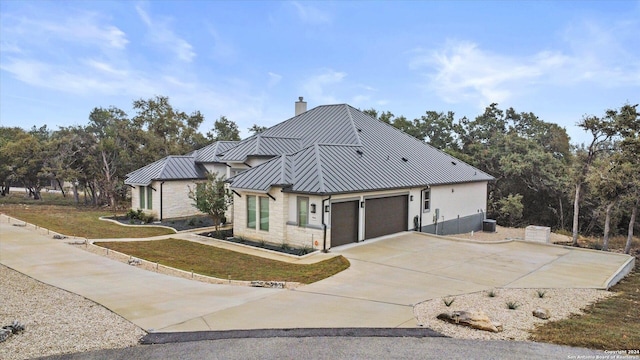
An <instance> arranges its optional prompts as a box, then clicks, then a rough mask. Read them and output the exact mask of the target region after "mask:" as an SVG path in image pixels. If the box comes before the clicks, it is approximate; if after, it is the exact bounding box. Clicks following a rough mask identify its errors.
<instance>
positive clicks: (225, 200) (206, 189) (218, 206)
mask: <svg viewBox="0 0 640 360" xmlns="http://www.w3.org/2000/svg"><path fill="white" fill-rule="evenodd" d="M189 199H191V200H193V203H192V205H193V207H195V208H196V209H198V210H200V211H201V212H203V213H205V214H208V215H209V216H211V218H212V219H213V223H214V225H215V227H216V235H217V236H220V223H221V221H222V219H223V218H224V217H225V213H226V212H227V208H228V207H229V205H230V204H231V202H232V201H233V198H232V196H231V194H230V193H229V190H228V189H227V188H226V186H225V182H224V175H220V176H218V174H207V181H206V182H204V183H200V184H198V185H197V186H196V188H195V189H191V188H189Z"/></svg>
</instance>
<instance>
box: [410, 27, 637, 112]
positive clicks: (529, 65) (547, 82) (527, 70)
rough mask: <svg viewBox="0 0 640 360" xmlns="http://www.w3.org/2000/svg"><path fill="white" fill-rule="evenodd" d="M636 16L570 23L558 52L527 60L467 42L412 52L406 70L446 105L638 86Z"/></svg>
mask: <svg viewBox="0 0 640 360" xmlns="http://www.w3.org/2000/svg"><path fill="white" fill-rule="evenodd" d="M639 33H640V21H639V20H638V18H637V17H630V18H627V19H619V20H618V21H612V22H606V25H605V24H604V21H603V22H602V23H601V22H598V21H594V20H586V19H582V20H580V21H578V22H574V23H571V24H569V25H568V26H567V27H566V29H565V30H564V31H563V33H562V36H561V40H562V42H561V46H562V47H558V48H557V49H551V50H550V49H542V50H539V51H537V52H533V53H531V54H529V55H514V54H512V53H510V52H508V51H506V50H505V51H503V52H496V51H489V50H487V49H483V48H482V47H481V46H479V45H478V44H476V43H473V42H469V41H448V42H447V43H446V44H445V45H444V46H442V47H441V48H439V49H436V50H431V51H426V50H422V49H417V50H414V51H413V52H411V59H410V61H409V68H410V69H412V70H414V71H416V72H418V73H419V74H421V75H423V76H424V79H426V87H427V88H428V89H429V91H434V92H435V93H436V94H437V95H438V96H439V97H440V98H442V99H443V100H445V101H447V102H450V103H464V102H470V103H475V104H477V105H478V106H480V107H483V106H486V104H489V103H491V102H497V103H504V102H507V101H510V100H513V99H515V98H518V97H522V96H523V95H525V94H530V93H531V92H535V91H540V90H538V89H541V88H542V87H544V86H561V87H566V86H578V85H580V84H584V85H585V86H586V85H588V84H589V83H592V84H597V85H598V86H604V87H608V88H615V87H627V86H632V87H633V86H636V87H637V86H640V56H639V55H638V45H640V42H639V41H638V37H637V34H639Z"/></svg>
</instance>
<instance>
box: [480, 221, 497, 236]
mask: <svg viewBox="0 0 640 360" xmlns="http://www.w3.org/2000/svg"><path fill="white" fill-rule="evenodd" d="M482 231H484V232H491V233H494V232H496V221H495V220H491V219H484V220H482Z"/></svg>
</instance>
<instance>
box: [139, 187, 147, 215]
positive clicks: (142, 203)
mask: <svg viewBox="0 0 640 360" xmlns="http://www.w3.org/2000/svg"><path fill="white" fill-rule="evenodd" d="M138 189H139V194H140V196H139V197H140V209H144V194H145V193H146V189H145V187H144V186H138Z"/></svg>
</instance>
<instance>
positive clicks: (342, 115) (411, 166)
mask: <svg viewBox="0 0 640 360" xmlns="http://www.w3.org/2000/svg"><path fill="white" fill-rule="evenodd" d="M305 108H306V103H304V102H303V101H302V98H300V101H299V102H297V103H296V116H295V117H293V118H291V119H289V120H286V121H284V122H282V123H280V124H277V125H275V126H273V127H271V128H269V129H267V130H265V131H264V132H262V133H260V134H257V135H254V136H252V137H249V138H247V139H245V140H243V141H240V142H239V143H237V144H235V145H234V146H232V147H229V148H228V149H227V150H226V151H222V152H219V153H218V154H217V155H218V158H219V161H221V162H224V163H226V164H227V167H228V170H227V175H228V176H229V178H228V180H227V181H228V182H229V184H230V189H231V190H232V191H233V194H234V195H233V203H234V205H233V218H234V235H236V236H242V237H245V238H248V239H253V240H258V241H265V242H271V243H278V244H281V243H286V244H289V245H295V246H310V247H313V248H316V249H324V250H326V249H329V248H331V247H335V246H339V245H344V244H348V243H353V242H359V241H364V240H367V239H371V238H375V237H379V236H384V235H388V234H393V233H397V232H401V231H406V230H418V231H426V232H431V233H438V234H453V233H462V232H467V231H471V230H479V229H481V228H482V223H483V220H484V215H485V212H486V205H487V183H488V182H489V181H492V180H493V177H491V176H490V175H488V174H486V173H484V172H482V171H480V170H478V169H477V168H474V167H473V166H470V165H468V164H466V163H464V162H462V161H460V160H458V159H456V158H454V157H452V156H450V155H448V154H446V153H444V152H442V151H440V150H438V149H436V148H434V147H432V146H430V145H428V144H425V143H423V142H422V141H420V140H418V139H416V138H414V137H412V136H410V135H407V134H406V133H404V132H402V131H400V130H398V129H396V128H394V127H393V126H391V125H389V124H386V123H384V122H381V121H379V120H377V119H374V118H372V117H370V116H368V115H366V114H365V113H363V112H361V111H360V110H358V109H355V108H353V107H351V106H349V105H346V104H341V105H326V106H319V107H316V108H314V109H311V110H309V111H305V110H306V109H305Z"/></svg>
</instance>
